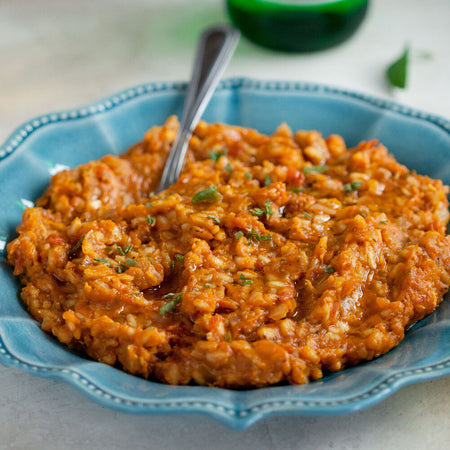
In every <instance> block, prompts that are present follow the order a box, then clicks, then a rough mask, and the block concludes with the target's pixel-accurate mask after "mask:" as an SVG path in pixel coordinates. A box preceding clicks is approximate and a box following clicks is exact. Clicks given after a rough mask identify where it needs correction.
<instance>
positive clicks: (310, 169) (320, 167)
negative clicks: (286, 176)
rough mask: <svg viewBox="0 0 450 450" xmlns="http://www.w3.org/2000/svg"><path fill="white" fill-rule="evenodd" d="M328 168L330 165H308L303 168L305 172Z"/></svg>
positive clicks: (319, 171)
mask: <svg viewBox="0 0 450 450" xmlns="http://www.w3.org/2000/svg"><path fill="white" fill-rule="evenodd" d="M327 170H328V166H325V165H323V166H306V167H304V168H303V173H322V172H325V171H327Z"/></svg>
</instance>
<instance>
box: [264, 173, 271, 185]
mask: <svg viewBox="0 0 450 450" xmlns="http://www.w3.org/2000/svg"><path fill="white" fill-rule="evenodd" d="M270 184H272V179H271V178H270V175H269V174H267V175H266V178H264V186H269V185H270Z"/></svg>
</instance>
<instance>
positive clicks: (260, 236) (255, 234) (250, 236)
mask: <svg viewBox="0 0 450 450" xmlns="http://www.w3.org/2000/svg"><path fill="white" fill-rule="evenodd" d="M245 236H246V237H247V238H248V239H249V240H252V239H253V238H254V239H256V240H257V241H270V240H271V239H272V235H271V234H270V233H269V234H268V235H267V236H265V235H263V234H259V233H258V232H257V231H256V230H254V229H252V231H249V232H248V233H245Z"/></svg>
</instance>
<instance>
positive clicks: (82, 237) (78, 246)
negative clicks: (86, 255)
mask: <svg viewBox="0 0 450 450" xmlns="http://www.w3.org/2000/svg"><path fill="white" fill-rule="evenodd" d="M84 236H85V235H84V234H83V236H81V238H80V239H79V240H78V242H77V243H76V244H75V245H74V246H73V247H72V248H71V249H70V250H69V253H68V255H69V256H73V255H74V254H75V253H76V252H77V250H78V249H79V248H80V247H81V244H82V243H83V240H84Z"/></svg>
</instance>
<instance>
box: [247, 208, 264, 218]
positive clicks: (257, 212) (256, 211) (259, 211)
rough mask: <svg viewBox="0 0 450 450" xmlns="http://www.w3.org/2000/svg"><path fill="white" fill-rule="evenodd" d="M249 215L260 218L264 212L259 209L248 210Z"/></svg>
mask: <svg viewBox="0 0 450 450" xmlns="http://www.w3.org/2000/svg"><path fill="white" fill-rule="evenodd" d="M250 213H251V214H252V215H254V216H258V217H259V216H262V215H263V214H264V210H263V209H261V208H253V209H251V210H250Z"/></svg>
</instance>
